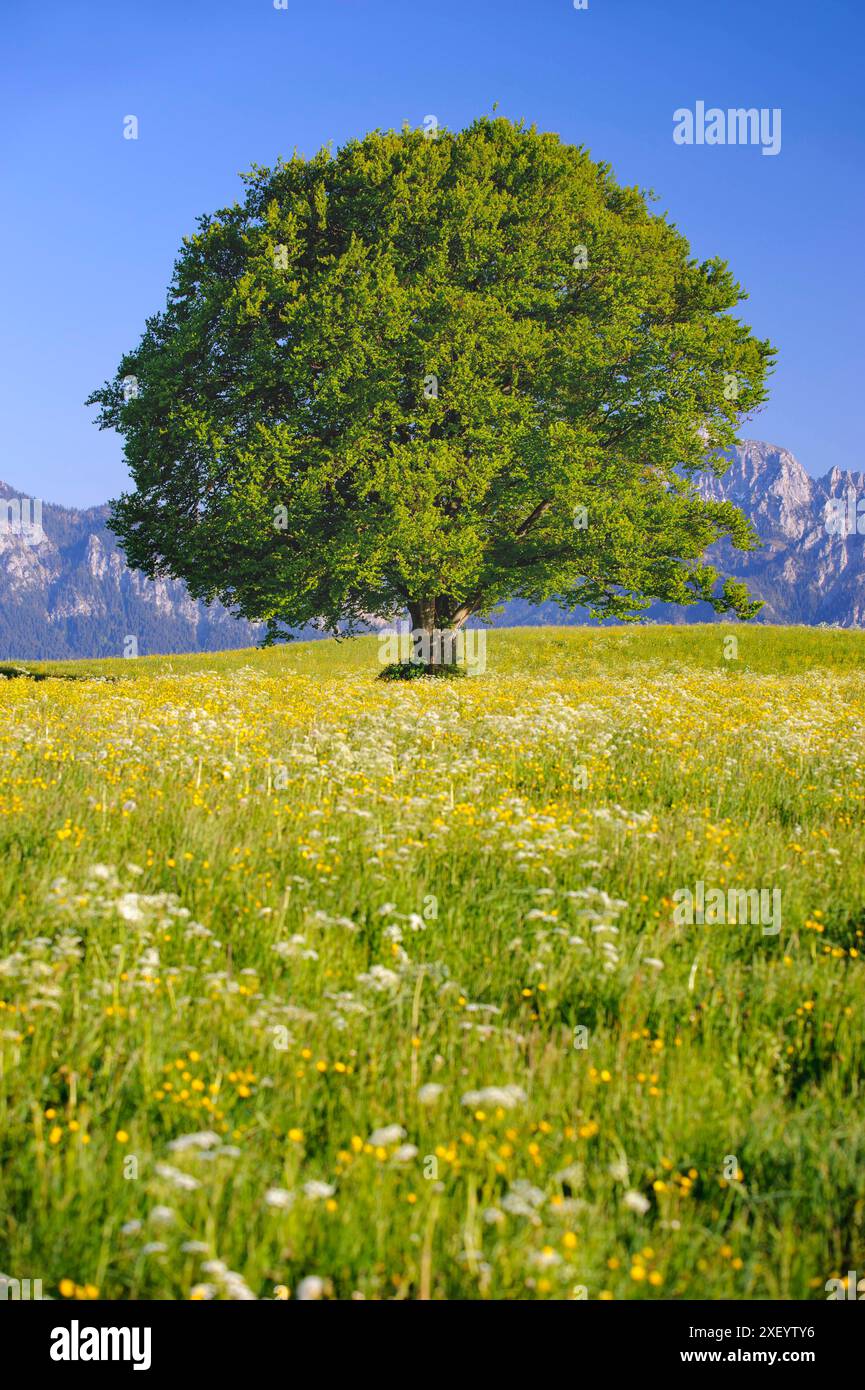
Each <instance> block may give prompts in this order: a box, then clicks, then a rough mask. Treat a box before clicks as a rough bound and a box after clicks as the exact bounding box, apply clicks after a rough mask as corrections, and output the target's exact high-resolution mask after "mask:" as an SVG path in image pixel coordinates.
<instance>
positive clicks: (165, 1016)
mask: <svg viewBox="0 0 865 1390" xmlns="http://www.w3.org/2000/svg"><path fill="white" fill-rule="evenodd" d="M732 639H735V642H736V643H737V644H738V648H737V650H736V651H734V647H733V644H732ZM377 651H378V644H377V640H376V639H375V638H359V639H355V640H352V641H350V642H344V643H340V644H335V643H330V642H315V643H309V644H304V645H299V646H296V647H280V648H274V649H271V650H268V651H264V652H258V651H240V652H237V651H232V652H227V653H221V654H219V655H216V656H214V655H212V654H207V655H204V656H200V657H199V656H184V657H177V656H174V657H163V658H141V659H138V660H126V661H124V660H113V661H99V662H82V663H56V664H54V665H51V664H47V663H36V664H33V665H29V664H28V665H27V668H26V673H24V674H22V673H21V672H20V670H19V669H17V668H14V667H10V666H6V667H4V668H3V673H5V674H8V675H9V677H10V678H9V679H7V680H2V679H0V707H2V708H0V754H2V757H0V849H2V863H3V873H2V877H0V918H2V946H0V1001H2V1003H0V1066H2V1073H0V1152H2V1180H0V1269H2V1271H3V1272H4V1273H6V1274H7V1275H9V1276H11V1277H15V1278H19V1279H23V1278H26V1277H30V1278H32V1279H42V1281H43V1287H44V1292H45V1293H46V1294H50V1295H51V1296H53V1297H58V1298H60V1297H69V1298H87V1297H95V1296H97V1292H98V1295H99V1296H100V1297H109V1298H125V1297H146V1298H166V1297H167V1298H190V1297H193V1298H198V1297H217V1298H232V1297H233V1298H239V1297H248V1296H250V1295H252V1296H255V1297H265V1298H274V1297H277V1298H281V1297H288V1296H290V1297H292V1298H294V1297H314V1296H318V1295H319V1294H321V1295H323V1296H325V1297H330V1296H334V1297H342V1298H346V1297H350V1296H352V1295H353V1294H354V1295H357V1296H364V1297H367V1298H419V1297H420V1298H442V1297H451V1298H453V1297H460V1298H482V1297H487V1296H490V1297H502V1296H505V1297H509V1298H515V1297H516V1298H580V1297H584V1296H585V1297H588V1298H590V1299H598V1298H611V1297H612V1298H672V1297H675V1298H680V1297H685V1298H763V1297H781V1298H808V1297H810V1298H817V1299H824V1298H825V1297H826V1293H825V1291H824V1285H825V1282H826V1280H827V1279H829V1278H830V1277H833V1276H836V1275H838V1274H839V1273H844V1272H846V1271H847V1270H848V1269H855V1268H860V1269H861V1267H862V1264H861V1262H862V1258H863V1225H865V1203H863V1199H862V1196H861V1192H862V1185H861V1172H862V1170H863V1165H865V1133H863V1127H862V1123H861V1115H862V1105H863V1088H862V1077H863V1055H865V1021H863V1020H865V973H863V956H862V954H861V953H862V951H863V949H865V888H863V881H862V850H861V836H862V829H861V827H862V819H863V799H865V759H863V751H862V750H863V746H865V745H863V733H865V728H863V725H865V681H863V673H865V636H863V635H862V634H860V633H858V632H849V631H848V632H837V631H827V630H813V629H800V628H786V629H766V628H749V627H735V628H734V627H727V626H706V627H692V628H667V627H647V628H628V629H624V628H611V629H604V630H601V631H597V630H589V629H540V630H538V629H532V630H523V631H521V630H514V629H511V630H505V631H495V632H492V633H490V634H489V637H488V648H487V671H486V673H485V674H484V675H481V676H477V677H474V678H467V679H465V680H460V681H447V682H442V681H432V680H419V681H414V682H411V683H410V684H404V685H403V684H385V683H381V682H377V681H376V679H375V678H376V676H377V674H378V671H379V666H378V660H377ZM698 883H701V884H703V885H704V890H705V893H710V892H712V891H714V892H715V893H716V894H717V895H718V897H719V898H722V899H724V901H725V902H727V903H728V902H729V898H728V894H729V892H730V890H731V889H733V890H741V892H742V893H744V894H750V895H751V897H750V898H749V899H748V902H749V903H752V902H756V901H757V900H758V898H759V890H761V889H763V890H765V891H766V899H765V900H766V901H769V900H771V901H773V902H775V901H778V902H779V904H780V906H779V911H778V913H777V914H776V915H775V917H774V918H773V919H772V920H771V921H770V920H769V919H768V918H767V917H766V916H765V914H764V915H763V916H761V918H760V920H754V917H753V914H752V917H751V919H750V920H746V921H742V920H737V921H735V922H732V921H730V920H729V915H730V914H729V911H728V912H727V917H728V920H726V921H723V920H722V921H715V922H711V921H710V922H709V924H702V923H700V922H698V921H693V922H688V921H683V920H682V906H681V904H682V902H683V900H684V899H683V895H684V892H685V890H693V891H694V892H695V893H696V891H697V889H696V885H697V884H698ZM775 890H777V891H778V892H779V893H780V899H779V900H775V899H771V895H772V893H773V891H775ZM755 895H756V896H755ZM741 901H742V900H740V903H741ZM761 912H762V908H761ZM741 915H742V913H741V910H740V917H741ZM857 1261H858V1262H859V1263H858V1265H857ZM316 1281H321V1282H320V1283H319V1282H316Z"/></svg>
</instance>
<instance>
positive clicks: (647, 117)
mask: <svg viewBox="0 0 865 1390" xmlns="http://www.w3.org/2000/svg"><path fill="white" fill-rule="evenodd" d="M863 11H865V5H863V4H862V0H723V3H720V0H719V3H716V4H709V3H707V2H706V0H589V8H588V9H587V10H581V11H577V10H575V9H574V7H573V0H435V3H432V2H431V0H417V3H416V0H288V8H287V9H286V10H277V9H275V8H274V5H273V0H182V3H180V0H138V3H122V0H112V3H107V2H106V0H69V2H68V3H58V4H51V5H48V4H42V3H31V4H27V5H19V6H16V7H15V9H14V11H13V10H11V7H10V9H7V11H6V13H5V14H4V19H3V26H4V48H5V53H6V62H5V63H4V68H5V69H6V73H5V76H4V86H3V90H2V93H0V175H2V187H3V194H4V205H5V209H6V215H5V217H4V218H3V219H2V221H0V249H2V264H3V265H4V267H5V284H4V286H3V309H4V312H3V315H2V321H3V329H2V340H0V406H2V414H3V421H4V430H3V449H2V453H0V478H2V479H4V480H5V481H7V482H9V483H11V484H12V485H13V486H14V487H15V488H16V489H17V490H18V491H20V492H21V493H23V494H25V495H30V496H36V497H42V498H45V499H47V500H52V501H57V502H65V503H68V504H70V505H77V506H87V505H92V504H95V503H97V502H102V501H105V500H106V499H107V498H108V497H110V496H114V495H116V494H117V493H118V492H119V491H121V490H122V488H123V486H124V484H125V481H126V470H125V468H124V464H123V458H122V448H121V441H120V440H119V439H118V438H117V437H116V436H115V435H113V434H100V433H99V432H98V431H97V430H96V428H95V426H94V425H93V424H92V417H93V411H92V410H91V409H88V408H87V407H85V406H84V404H83V402H84V400H85V398H86V396H87V395H88V394H89V392H90V391H91V390H92V389H93V388H94V387H95V386H97V385H99V384H100V383H101V382H102V381H103V380H104V379H105V378H106V377H109V376H111V375H112V374H113V372H114V369H115V367H116V365H117V361H118V359H119V356H120V354H121V353H122V352H123V351H124V350H125V349H126V348H128V347H131V346H133V345H134V344H135V343H136V342H137V340H138V337H139V335H140V332H141V329H142V327H143V325H144V320H145V318H146V316H147V315H148V314H150V313H152V312H154V311H155V310H156V309H158V308H160V307H161V306H162V304H163V301H164V295H165V289H166V287H167V284H168V280H169V278H170V274H171V268H172V264H173V260H174V256H175V254H176V251H177V249H178V247H179V245H180V241H181V238H182V236H183V235H184V234H186V233H188V232H190V231H192V230H193V228H194V223H195V219H196V217H197V216H198V215H199V214H200V213H202V212H205V211H210V210H213V209H215V208H218V207H221V206H224V205H225V204H227V203H231V202H233V201H234V200H235V198H236V197H238V196H239V194H240V190H241V185H240V181H239V179H238V178H237V175H238V173H239V172H240V171H241V170H243V169H247V168H249V166H250V165H251V164H253V163H257V164H270V163H272V162H273V161H274V160H275V158H276V157H277V156H278V155H280V154H283V155H286V156H288V155H290V154H291V152H292V150H293V148H294V147H297V148H298V149H300V150H301V151H303V152H304V153H306V154H312V153H313V152H314V151H315V150H316V149H318V148H319V147H320V146H321V145H323V144H325V143H327V142H328V141H332V142H334V143H335V144H337V145H338V144H340V143H342V142H343V141H344V140H345V139H347V138H349V137H351V136H354V135H359V134H363V133H364V132H365V131H366V130H368V129H371V128H373V127H376V126H379V127H385V128H387V127H399V126H400V125H401V124H402V123H403V121H405V120H408V121H409V122H411V123H412V124H413V125H414V124H416V125H419V126H420V125H423V121H424V117H425V116H427V115H430V114H432V115H435V116H436V117H437V118H438V120H439V122H440V123H441V124H442V125H447V126H450V127H452V128H458V127H460V126H463V125H465V124H467V123H468V122H469V121H471V120H472V119H473V118H474V117H475V116H477V115H479V114H483V113H487V112H489V111H490V110H491V108H492V106H493V103H494V102H498V104H499V112H500V114H503V115H506V116H510V117H513V118H518V117H523V118H525V119H526V120H527V121H530V122H534V123H535V124H537V125H538V126H539V127H541V128H542V129H545V130H555V131H557V132H559V134H560V135H561V136H562V138H563V139H565V140H568V141H571V142H573V143H575V144H582V145H584V146H586V147H587V148H588V149H589V150H590V151H591V153H592V154H593V156H594V157H595V158H597V159H603V160H606V161H607V162H609V163H610V164H611V165H612V167H613V169H614V170H615V172H616V174H617V176H618V177H619V179H620V181H622V182H624V183H628V184H638V185H639V186H641V187H643V188H653V189H654V190H655V192H656V193H657V194H658V195H659V202H658V203H657V204H656V208H657V209H658V210H665V211H667V212H668V214H669V216H670V218H671V219H672V220H673V221H674V222H675V223H676V224H677V226H678V227H679V228H680V229H681V230H682V231H683V232H684V233H685V235H686V236H687V237H688V238H689V240H690V242H691V245H692V248H693V251H694V254H695V255H697V256H698V257H700V258H701V259H702V258H705V257H708V256H710V255H716V254H718V255H721V256H723V257H724V258H725V259H726V260H728V261H729V262H730V264H731V266H732V268H733V270H734V272H735V274H736V276H737V278H738V279H739V280H740V281H741V282H742V284H743V285H744V286H745V287H746V289H748V291H749V293H750V299H749V301H748V302H747V303H746V304H745V305H743V306H742V314H743V317H744V318H745V319H746V321H747V322H749V323H750V324H751V325H752V326H753V328H754V329H755V330H756V331H757V332H758V333H759V334H760V335H761V336H767V337H770V338H771V339H772V340H773V341H774V342H775V344H776V345H777V346H778V348H779V349H780V358H779V364H778V368H777V371H776V374H775V376H774V378H773V383H772V393H771V399H770V403H769V405H768V407H767V408H766V409H765V410H764V411H763V413H762V414H760V415H759V416H757V417H756V418H755V419H753V420H752V421H751V422H749V423H748V424H746V426H745V427H744V430H743V433H744V434H745V435H746V436H747V437H753V438H760V439H768V440H770V441H772V442H774V443H778V444H783V445H785V446H786V447H787V448H789V449H792V451H793V452H794V453H795V454H797V455H798V457H799V458H800V460H801V462H802V463H803V464H804V465H805V467H806V468H807V469H808V471H809V472H811V473H822V472H824V471H825V470H826V469H828V468H830V467H832V466H833V465H838V466H840V467H842V468H856V469H858V468H861V467H862V466H863V459H862V446H861V439H862V432H863V431H862V418H861V415H860V411H859V406H860V400H861V396H862V391H863V383H862V378H863V353H862V347H861V343H862V329H861V320H862V309H863V296H862V290H861V284H862V262H863V254H862V245H861V244H862V229H863V225H865V217H863V212H865V207H863V202H865V199H863V170H865V159H863V155H865V136H863V130H865V123H863V104H865V103H863V95H862V93H863V90H865V84H863V81H862V71H861V69H862V62H863V51H865V47H863V38H865V19H863ZM698 100H702V101H705V103H706V105H707V106H717V107H721V108H725V109H726V108H728V107H742V106H744V107H751V106H755V107H758V108H762V107H768V108H774V107H780V108H781V111H782V147H781V152H780V153H779V154H778V155H777V156H776V157H771V156H765V155H763V154H762V152H761V150H760V149H759V147H752V146H715V147H710V146H707V145H703V146H697V145H694V146H679V145H676V144H674V142H673V139H672V132H673V112H674V111H675V110H676V109H677V108H680V107H690V108H693V107H694V106H695V103H696V102H697V101H698ZM127 115H135V116H137V117H138V120H139V123H140V130H139V139H138V140H137V141H133V140H125V139H124V138H123V119H124V117H125V116H127Z"/></svg>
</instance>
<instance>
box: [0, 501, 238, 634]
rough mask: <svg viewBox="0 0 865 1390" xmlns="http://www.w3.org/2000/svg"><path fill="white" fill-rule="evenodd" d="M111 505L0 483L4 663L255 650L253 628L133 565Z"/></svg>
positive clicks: (172, 582) (0, 605) (0, 620)
mask: <svg viewBox="0 0 865 1390" xmlns="http://www.w3.org/2000/svg"><path fill="white" fill-rule="evenodd" d="M108 512H109V509H108V507H91V508H89V509H88V510H87V511H76V510H75V509H74V508H68V507H57V506H54V505H52V504H51V503H47V502H46V503H43V504H41V505H40V504H39V503H38V502H36V501H35V500H34V499H32V498H23V497H21V495H20V494H18V493H16V492H14V491H13V489H12V488H11V487H9V486H8V484H6V483H2V482H0V659H2V660H6V661H8V660H13V661H36V660H39V659H50V658H59V657H98V656H123V655H124V654H125V653H131V652H133V651H137V652H138V654H140V655H141V656H146V655H148V654H151V653H154V652H193V651H219V650H220V649H222V648H224V647H247V646H253V645H254V644H255V642H256V641H257V640H258V634H257V630H256V629H255V628H253V627H252V626H251V625H250V624H249V623H245V622H239V621H238V620H237V619H235V618H233V617H231V615H230V614H229V613H227V612H226V611H225V609H224V608H221V607H219V606H217V605H213V606H211V607H207V605H205V604H203V603H198V602H196V600H194V599H192V598H190V596H189V594H188V593H187V591H186V587H185V585H183V584H182V583H180V582H179V581H177V580H163V579H160V580H156V581H155V582H154V581H151V580H149V579H146V578H145V577H144V575H143V574H140V573H139V572H138V571H137V570H131V569H129V567H128V566H127V564H126V562H125V560H124V557H123V553H122V551H120V550H119V549H118V546H117V542H116V540H115V538H114V536H113V535H112V533H111V532H110V531H109V530H108V529H107V526H106V522H107V520H108Z"/></svg>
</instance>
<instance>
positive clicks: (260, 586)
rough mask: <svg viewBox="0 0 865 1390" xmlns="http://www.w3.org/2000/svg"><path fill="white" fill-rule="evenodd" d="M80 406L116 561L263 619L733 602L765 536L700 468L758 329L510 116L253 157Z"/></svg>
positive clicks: (722, 428) (731, 433)
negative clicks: (241, 192)
mask: <svg viewBox="0 0 865 1390" xmlns="http://www.w3.org/2000/svg"><path fill="white" fill-rule="evenodd" d="M244 180H245V185H246V197H245V199H244V201H243V202H242V203H236V204H235V205H234V206H232V207H229V208H226V209H224V210H223V211H221V212H218V213H216V214H214V215H213V216H205V217H203V218H201V219H200V221H199V224H198V231H197V232H196V233H195V234H194V235H192V236H189V237H187V238H185V240H184V242H183V245H182V249H181V252H180V255H179V258H178V260H177V263H176V266H175V271H174V276H173V279H172V282H171V286H170V289H169V292H168V298H167V304H166V307H165V309H164V310H162V311H161V312H159V313H157V314H156V315H154V317H153V318H151V319H150V320H149V321H148V322H147V325H146V329H145V332H144V335H143V337H142V339H141V342H140V344H139V345H138V347H137V348H136V349H135V350H134V351H132V352H130V353H128V354H127V355H126V356H125V357H124V358H123V359H122V361H121V363H120V366H119V369H118V372H117V375H116V376H115V378H114V380H113V381H111V382H109V383H106V385H105V386H103V387H102V389H101V390H99V391H96V392H95V393H94V395H93V396H92V397H91V398H90V401H91V402H92V403H98V404H99V405H100V406H101V411H100V415H99V423H100V425H101V426H102V427H110V428H113V429H116V430H118V431H120V433H121V434H122V435H124V436H125V445H126V458H127V462H128V466H129V469H130V472H131V475H132V478H133V480H134V485H135V487H134V491H131V492H128V493H126V494H124V495H123V496H122V497H121V498H120V499H119V500H118V501H116V502H115V503H114V504H113V518H112V523H111V524H112V526H113V529H114V530H115V532H116V533H117V535H118V537H119V538H120V541H121V543H122V545H123V547H124V549H125V551H126V554H127V556H128V559H129V562H130V563H131V564H132V565H133V566H135V567H137V568H139V569H141V570H143V571H144V572H145V573H146V574H148V575H150V576H151V577H153V576H157V575H170V576H173V577H176V578H180V579H183V580H185V582H186V583H187V585H188V587H189V589H190V592H191V593H192V594H193V595H194V596H195V597H197V598H203V599H206V600H213V599H219V600H221V601H222V602H223V603H224V604H226V605H227V606H228V607H229V608H232V609H233V610H234V611H236V612H238V613H240V614H242V615H243V616H245V617H247V618H250V619H254V620H263V621H266V623H267V636H268V639H269V640H274V639H276V638H278V637H279V636H280V635H282V634H283V633H284V631H285V629H286V628H287V627H291V626H295V627H296V626H300V625H303V624H306V623H310V622H318V623H319V624H320V625H322V626H323V627H325V628H326V629H328V630H331V631H337V630H343V631H345V630H349V631H350V630H353V629H354V628H355V627H357V625H358V624H359V623H361V622H362V621H363V619H364V618H365V617H367V616H370V615H378V616H381V617H389V616H392V615H393V614H395V613H396V612H399V611H405V609H406V608H407V609H408V610H409V612H410V614H411V618H412V622H413V626H415V627H419V628H424V629H426V630H428V631H430V630H432V629H434V628H438V629H443V630H449V629H450V630H454V629H458V628H459V627H460V626H461V625H462V624H463V623H464V622H465V621H466V619H467V618H468V617H469V616H470V615H472V614H474V613H477V614H480V615H483V614H485V613H487V612H488V611H489V610H490V608H491V607H492V606H493V605H494V604H496V603H499V602H501V601H503V600H506V599H509V598H514V597H517V596H520V597H522V598H525V599H529V600H534V601H540V600H545V599H555V600H557V601H558V602H559V603H561V604H564V605H566V606H568V607H571V606H577V605H585V606H586V607H588V608H589V609H590V610H591V611H592V612H593V614H595V615H596V616H614V617H620V618H627V617H630V616H633V615H635V614H637V613H638V612H639V611H640V609H642V608H644V607H645V606H646V604H647V602H648V601H649V600H651V599H653V598H654V599H664V600H667V601H671V602H674V603H682V604H691V603H694V602H697V601H698V600H706V601H708V602H709V603H710V604H712V606H713V608H714V609H715V611H716V612H720V613H734V614H736V615H738V616H739V617H749V616H751V615H752V614H753V613H754V612H755V611H756V608H757V607H758V606H759V605H756V604H754V603H752V602H751V601H750V600H749V597H748V595H747V592H746V590H745V589H744V587H743V586H742V585H741V584H738V583H735V582H733V581H730V580H727V581H726V582H722V580H721V579H720V577H719V576H718V574H717V572H716V570H715V569H714V568H713V567H712V566H711V565H709V564H707V563H706V562H705V561H704V559H703V556H704V553H705V551H706V549H707V547H708V546H709V545H711V544H712V543H713V542H715V541H717V540H719V539H721V538H723V537H727V538H729V539H730V540H731V541H732V543H733V544H734V545H735V546H737V547H739V548H742V549H748V548H752V547H753V546H754V544H755V543H756V541H755V537H754V535H753V532H752V531H751V529H750V527H749V525H748V523H747V522H746V521H745V519H744V517H743V516H742V515H741V514H740V513H739V512H738V511H737V510H736V508H735V507H733V506H732V505H731V504H729V503H717V502H711V501H706V500H704V499H703V498H702V497H701V496H700V494H699V491H698V488H697V486H696V484H697V480H698V475H699V472H700V470H705V469H707V468H708V469H713V470H714V471H716V472H721V471H723V467H724V466H725V462H726V461H725V460H724V459H723V457H722V456H721V455H720V453H719V450H721V449H722V448H724V447H725V446H728V445H730V444H732V443H734V442H735V440H736V427H737V422H738V421H739V420H740V418H741V417H742V415H743V414H745V413H746V412H748V411H750V410H752V409H753V408H754V407H755V406H757V405H758V404H759V403H760V402H761V401H762V400H763V399H764V398H765V380H766V376H767V372H768V370H769V368H770V365H771V359H772V355H773V349H772V348H771V347H770V345H769V344H768V343H766V342H763V341H760V340H759V339H757V338H755V337H754V336H752V334H751V331H750V329H749V328H748V326H747V325H745V324H743V323H742V322H741V321H740V320H739V319H738V318H736V317H735V315H734V314H733V313H732V312H731V310H733V309H734V307H735V306H736V305H737V304H738V302H739V301H740V300H742V299H743V298H744V297H745V296H744V295H743V293H742V291H741V290H740V288H739V286H738V285H737V284H736V282H735V281H734V279H733V278H732V276H731V274H730V272H729V270H728V269H727V267H726V265H725V263H724V262H722V261H720V260H717V259H713V260H709V261H706V262H704V263H702V264H698V263H697V262H696V261H695V260H694V259H693V257H692V256H691V254H690V250H689V247H688V244H687V242H686V240H685V239H684V237H683V236H682V235H681V234H680V233H679V232H678V231H677V230H676V228H675V227H674V226H673V225H672V224H671V223H670V222H669V221H668V220H667V219H666V217H664V216H660V215H658V214H657V213H655V212H653V211H652V210H651V208H650V206H649V204H648V202H647V199H646V197H645V196H644V195H643V194H642V193H641V192H640V191H639V190H637V189H634V188H623V187H621V186H620V185H619V184H618V183H617V182H616V180H615V178H614V177H613V174H612V172H611V170H610V169H609V167H608V166H607V165H605V164H598V163H594V162H593V161H592V160H591V159H590V157H589V156H588V154H587V153H586V152H585V151H584V150H582V149H580V148H576V147H573V146H570V145H566V144H563V143H562V141H561V140H560V139H559V138H558V136H556V135H553V134H543V133H541V132H539V131H537V130H535V129H534V128H526V127H524V126H522V125H514V124H512V123H511V122H509V121H507V120H503V119H498V118H492V119H482V120H478V121H477V122H475V124H473V125H472V126H471V127H469V128H468V129H466V130H464V131H461V132H459V133H449V132H446V131H443V130H442V131H439V132H438V133H437V135H436V138H429V136H428V134H427V133H425V132H423V131H413V130H409V129H407V128H406V129H404V130H402V131H400V132H393V131H391V132H387V133H382V132H380V131H376V132H373V133H372V134H370V135H368V136H366V138H365V139H362V140H354V141H351V142H349V143H348V144H347V145H346V146H345V147H344V148H343V149H341V150H339V151H338V153H336V154H334V153H332V152H331V151H329V150H323V151H321V152H320V153H319V154H317V155H316V156H315V157H314V158H312V159H309V160H307V159H304V158H301V157H300V156H298V155H295V156H294V157H293V158H292V159H290V160H288V161H287V162H280V163H278V164H277V166H276V167H275V168H274V169H272V170H270V169H261V168H257V167H254V168H253V169H252V171H251V172H250V173H249V174H247V175H245V176H244Z"/></svg>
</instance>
